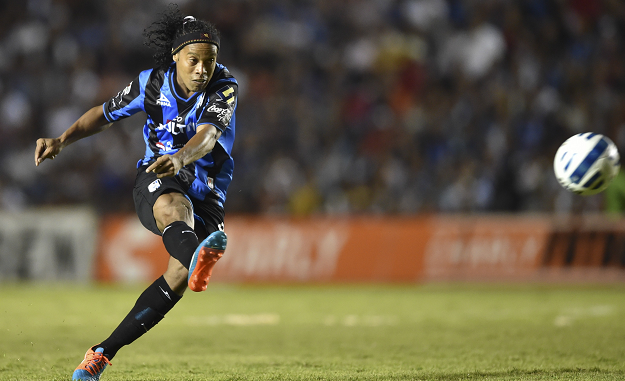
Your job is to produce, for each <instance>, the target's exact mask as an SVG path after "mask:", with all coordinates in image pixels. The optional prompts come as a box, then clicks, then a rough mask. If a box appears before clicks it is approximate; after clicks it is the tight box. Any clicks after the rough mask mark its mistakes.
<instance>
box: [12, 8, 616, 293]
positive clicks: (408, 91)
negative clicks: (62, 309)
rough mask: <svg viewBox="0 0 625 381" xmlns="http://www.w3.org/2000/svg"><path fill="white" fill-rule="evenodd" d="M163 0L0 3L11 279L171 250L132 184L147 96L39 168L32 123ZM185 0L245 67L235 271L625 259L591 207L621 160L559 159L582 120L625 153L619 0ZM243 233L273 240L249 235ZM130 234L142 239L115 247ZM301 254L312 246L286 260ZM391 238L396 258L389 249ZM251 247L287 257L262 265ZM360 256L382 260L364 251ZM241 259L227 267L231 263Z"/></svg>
mask: <svg viewBox="0 0 625 381" xmlns="http://www.w3.org/2000/svg"><path fill="white" fill-rule="evenodd" d="M167 3H169V1H159V2H156V3H154V2H153V1H147V0H145V1H140V0H135V1H95V0H87V1H84V0H81V1H73V0H67V1H53V0H29V1H14V0H5V1H3V2H2V3H1V4H0V115H2V118H0V132H1V134H2V146H3V149H2V153H1V154H0V205H1V208H2V211H3V219H4V220H5V221H7V222H6V223H4V224H3V225H2V235H3V237H4V239H3V241H2V250H0V252H2V255H1V256H2V258H3V259H2V263H3V266H2V267H3V269H2V272H1V273H2V278H4V279H15V278H18V279H23V278H33V279H35V278H41V277H42V276H43V277H44V278H45V277H55V278H61V279H64V278H80V279H91V278H92V277H96V278H97V279H102V280H115V279H118V280H123V279H128V280H133V279H135V280H136V279H140V280H147V279H149V278H150V277H151V276H153V274H157V273H158V271H160V270H159V269H160V267H158V266H157V267H156V268H152V267H150V266H151V265H150V263H151V262H152V261H153V260H152V259H150V258H166V254H165V253H164V252H163V251H162V249H158V248H157V247H160V242H158V238H157V237H153V236H150V235H149V234H146V233H145V232H143V233H141V232H140V230H141V228H140V226H138V225H137V221H136V217H134V210H133V204H132V197H131V194H132V193H131V189H132V186H133V181H134V176H135V163H136V161H137V160H138V159H139V158H140V157H141V156H142V154H143V151H144V143H143V140H142V136H141V132H140V131H141V125H142V124H143V119H142V118H143V117H142V116H135V117H132V118H129V119H128V120H125V121H123V122H121V123H119V124H118V125H116V126H115V127H114V128H112V129H110V130H108V131H107V132H105V133H103V134H100V135H98V136H96V137H92V138H88V139H85V140H83V141H81V142H78V143H76V144H75V145H73V146H71V147H69V148H67V149H66V150H64V151H63V154H62V155H60V156H59V157H58V158H57V159H55V160H54V161H47V162H46V163H44V165H42V166H39V167H35V166H34V165H33V152H34V142H35V140H36V139H37V138H38V137H42V136H46V137H56V136H58V135H59V134H60V133H61V132H62V131H64V130H65V129H66V128H67V127H68V126H69V125H70V124H71V123H72V122H73V121H74V120H75V119H76V118H78V117H79V116H80V115H81V114H82V113H83V112H84V111H85V110H87V109H88V108H89V107H91V106H92V105H94V104H98V103H102V102H104V101H105V100H106V99H108V97H110V96H112V95H114V94H116V93H117V92H118V91H119V90H120V89H122V88H123V87H125V86H126V84H127V83H128V82H129V81H130V80H132V78H134V76H136V75H137V73H138V72H139V71H141V70H143V69H145V68H149V67H151V65H152V61H151V52H150V51H148V50H147V49H146V48H145V47H144V46H143V45H142V42H143V38H142V31H143V29H144V28H145V27H147V26H148V25H149V24H150V23H151V22H152V21H153V20H155V19H156V17H157V13H158V12H159V11H161V10H163V9H164V7H165V6H166V5H167ZM178 4H179V5H180V7H181V9H182V10H183V11H184V12H185V13H188V14H193V15H196V16H198V17H201V18H206V19H209V20H211V21H213V22H214V23H215V24H216V25H217V27H218V28H219V29H220V30H221V32H222V40H223V41H224V43H223V47H222V50H221V52H220V57H219V61H220V62H221V63H223V64H225V65H226V66H227V67H228V68H229V69H230V70H231V71H232V72H233V73H234V75H235V76H236V77H237V79H238V80H239V82H240V84H241V93H240V101H239V106H238V109H237V139H236V142H235V148H234V152H235V167H236V168H235V175H234V179H233V182H232V184H231V185H230V188H229V192H228V201H227V204H226V211H227V215H228V216H230V220H229V221H226V222H227V226H230V228H231V229H232V232H233V234H234V235H231V242H232V245H231V250H230V252H231V253H232V255H231V257H233V258H237V257H238V258H247V259H248V260H249V261H248V265H247V266H243V267H245V268H243V267H241V266H242V265H241V266H239V267H240V269H239V271H240V273H238V274H239V275H237V276H234V277H233V278H232V279H234V280H241V279H252V280H254V279H258V280H260V279H265V280H267V279H268V280H272V279H273V280H284V279H286V280H315V279H319V280H333V279H334V278H333V277H332V276H330V275H328V274H329V273H328V271H330V273H331V274H335V275H336V274H338V273H339V272H340V271H338V270H337V269H338V268H339V267H340V266H339V265H340V261H341V260H345V261H348V262H347V263H349V265H346V268H347V269H349V270H346V271H345V272H344V273H343V274H344V275H343V276H338V275H337V276H338V278H337V280H341V279H342V280H361V281H362V280H364V281H367V280H383V281H384V280H391V281H392V280H400V281H413V280H419V279H422V278H423V274H424V272H425V273H429V272H432V271H434V272H435V270H432V269H431V268H430V269H429V270H428V269H427V268H425V269H424V266H425V267H427V266H426V264H427V263H432V261H431V260H429V259H428V258H429V257H430V256H433V255H435V256H438V257H440V258H442V257H445V255H446V257H445V258H447V261H448V262H449V263H450V264H449V265H448V267H447V270H446V272H444V274H442V275H441V276H442V277H443V278H445V279H448V278H451V279H454V278H456V277H458V272H457V270H458V268H467V269H469V270H466V271H464V270H463V271H462V272H461V275H462V274H464V275H466V274H467V271H468V272H469V273H470V274H473V272H471V271H473V270H470V269H471V268H474V270H475V268H478V270H480V271H477V272H475V277H477V278H480V277H481V276H482V277H483V275H484V273H483V272H482V270H484V269H486V270H488V269H490V270H488V271H490V273H491V274H492V275H497V276H499V277H500V278H501V277H507V276H509V275H510V272H512V273H515V274H518V273H520V272H521V273H522V272H523V271H525V270H527V266H529V267H531V268H533V269H535V270H536V269H540V268H544V267H546V266H547V267H548V266H551V265H555V266H573V265H579V266H582V267H584V268H587V267H593V268H596V267H599V268H605V267H610V269H619V270H622V268H623V265H624V263H625V255H624V254H623V253H624V252H625V250H624V248H625V238H623V237H625V236H624V235H623V233H622V230H623V227H622V226H621V225H622V224H620V223H619V222H618V221H616V222H614V221H613V220H606V219H605V218H603V217H601V216H599V217H597V214H599V215H603V214H604V213H605V212H606V211H609V212H611V213H612V214H613V215H616V216H618V215H619V213H620V212H622V209H623V202H624V201H623V200H625V197H624V195H625V191H624V190H623V189H625V186H624V185H623V184H624V183H625V180H624V179H621V178H618V179H617V180H616V181H615V183H614V184H613V185H612V186H611V187H610V188H609V189H608V191H606V192H605V193H603V194H601V195H598V196H593V197H586V198H584V197H577V196H574V195H572V194H571V193H568V192H566V191H564V190H563V189H562V188H561V187H560V186H559V185H558V184H557V182H556V180H555V178H554V176H553V174H552V158H553V155H554V153H555V151H556V149H557V147H558V145H559V144H560V143H561V142H562V141H564V140H565V139H566V138H567V137H568V136H570V135H572V134H575V133H579V132H584V131H593V132H598V133H604V134H606V135H608V136H609V137H611V138H612V139H613V140H614V141H615V142H616V143H617V145H618V146H619V147H620V149H621V152H625V150H624V148H625V113H624V112H623V110H625V107H624V106H625V104H624V103H625V96H624V91H623V90H624V86H625V55H624V52H625V49H623V48H624V44H625V40H624V38H625V29H624V27H623V25H625V22H624V21H625V20H624V19H625V5H624V4H623V3H622V2H620V1H617V0H605V1H594V0H572V1H556V0H531V1H499V0H488V1H460V0H449V1H445V0H377V1H357V0H353V1H344V2H341V1H326V0H320V1H298V2H291V1H227V2H212V1H178ZM502 214H503V216H502ZM589 215H593V216H592V217H581V219H571V218H569V217H571V216H578V217H579V216H589ZM71 216H76V217H75V218H76V220H72V218H74V217H71ZM589 218H590V219H589ZM597 218H598V220H597ZM72 221H74V222H72ZM294 221H296V222H294ZM528 221H529V222H528ZM563 221H564V222H563ZM597 221H599V222H597ZM606 221H607V222H606ZM611 221H612V222H611ZM72 223H73V225H72ZM65 225H67V227H63V226H65ZM264 226H265V227H266V226H270V229H269V231H266V230H263V227H264ZM320 226H325V228H324V229H325V230H323V229H322V228H320ZM328 226H330V227H328ZM519 226H521V227H523V226H524V227H527V228H519ZM133 229H134V230H133ZM245 229H253V230H252V231H253V232H255V233H256V235H253V234H247V235H246V234H245V231H246V230H245ZM319 229H322V231H321V230H319ZM341 229H342V230H341ZM519 229H520V230H519ZM120 231H121V232H128V231H132V232H134V233H133V234H132V235H129V236H120V235H119V234H118V232H120ZM236 231H240V232H242V233H240V234H238V233H236ZM248 231H249V230H248ZM324 232H325V233H324ZM337 232H343V233H340V234H339V233H337ZM380 232H385V233H380ZM416 232H418V233H416ZM326 233H327V234H328V235H327V237H329V238H327V239H326V240H325V241H324V240H323V239H319V240H317V241H316V240H315V238H314V237H317V236H318V235H319V234H321V235H323V234H326ZM246 236H247V237H252V236H254V237H271V238H270V239H269V238H268V239H267V241H270V242H277V243H276V245H277V246H276V247H274V246H271V245H269V246H267V247H266V248H265V249H264V250H265V251H262V250H261V252H258V250H257V249H253V248H254V247H255V245H254V244H253V243H251V242H252V241H249V242H248V241H247V240H246V238H245V237H246ZM324 237H325V236H324ZM358 237H360V238H358ZM289 239H291V241H289ZM89 240H91V241H89ZM85 242H87V243H85ZM88 242H92V244H91V246H89V244H88ZM120 242H121V243H120ZM354 242H356V243H359V244H360V246H359V245H358V244H354ZM388 242H394V244H393V247H392V249H389V247H388V246H384V243H388ZM437 242H438V243H437ZM449 242H455V244H449ZM109 243H111V245H113V249H110V250H109V249H107V245H108V244H109ZM444 243H445V244H446V246H444V247H443V246H441V245H443V244H444ZM237 244H239V246H237ZM316 244H318V245H319V247H315V245H316ZM151 245H152V246H153V248H152V246H151ZM280 245H282V246H280ZM324 245H326V246H324ZM437 245H438V246H437ZM50 247H52V248H54V249H53V250H50ZM90 247H91V248H92V249H90ZM120 247H126V248H128V247H131V248H132V249H127V250H126V251H127V252H128V253H127V254H128V255H127V256H126V257H124V256H123V255H121V254H119V252H120V251H123V250H121V249H120ZM145 247H151V249H150V250H147V251H148V252H149V253H147V254H146V253H141V250H143V249H141V248H145ZM302 247H308V249H306V250H304V251H302V250H303V249H301V248H302ZM372 247H375V248H376V250H367V249H368V248H372ZM328 248H330V249H328ZM485 248H486V249H485ZM107 250H109V251H107ZM159 250H160V251H159ZM255 250H256V251H255ZM298 250H299V251H298ZM328 250H329V251H330V252H332V251H333V250H334V252H337V253H339V254H336V256H335V259H336V261H335V262H334V264H333V265H332V266H334V267H330V270H327V271H326V272H325V273H324V272H323V271H321V270H318V269H317V270H315V267H314V263H316V262H315V261H316V260H321V259H323V258H322V257H323V255H322V253H326V252H328ZM345 250H347V251H345ZM143 251H146V250H143ZM16 252H19V253H25V254H23V255H20V256H18V258H17V259H16V256H15V253H16ZM109 252H110V253H111V254H106V253H109ZM363 252H368V254H363ZM380 252H384V253H386V254H385V255H386V257H380V256H379V255H378V254H379V253H380ZM86 253H90V254H88V255H87V254H86ZM116 253H117V254H116ZM276 253H278V254H276ZM293 253H303V254H301V256H302V257H303V258H305V259H304V260H303V261H295V260H293V261H291V262H289V260H290V259H289V258H291V259H292V258H295V257H297V255H298V254H293ZM388 253H394V254H388ZM428 253H429V254H428ZM432 253H439V254H432ZM440 253H447V254H440ZM484 253H487V254H484ZM524 253H525V254H524ZM362 255H365V257H362ZM389 255H390V256H392V255H397V258H396V259H395V260H394V262H393V261H391V262H392V263H394V264H388V263H387V264H386V265H383V263H385V262H388V258H390V257H389ZM111 256H112V257H111ZM250 256H251V257H250ZM258 256H260V257H267V256H269V257H271V256H273V257H272V258H276V259H275V263H274V264H273V265H269V269H265V270H266V272H264V273H257V274H256V275H253V274H252V275H253V276H251V278H250V271H252V270H250V267H252V266H251V265H250V264H249V263H258V261H255V260H250V258H252V257H253V258H256V257H258ZM85 257H86V258H89V259H88V260H86V259H84V258H85ZM369 257H371V258H383V259H378V260H377V261H373V263H374V265H373V267H372V268H369V269H368V270H367V269H365V268H360V267H358V266H361V265H362V263H364V262H365V261H366V258H369ZM81 258H82V259H81ZM141 258H143V259H141ZM285 258H286V259H285ZM349 258H352V259H349ZM522 258H525V259H523V260H522ZM580 258H581V259H580ZM98 261H99V262H98ZM102 261H103V262H102ZM107 261H108V262H111V263H118V267H119V271H121V272H122V273H115V271H114V269H108V270H107V266H106V263H107ZM229 261H230V260H229V259H225V260H224V262H225V263H224V264H223V265H222V266H223V267H224V269H225V268H236V266H234V263H233V264H231V265H228V263H230V262H229ZM350 261H352V262H350ZM523 261H525V262H523ZM37 263H39V265H37ZM43 263H49V264H55V263H56V265H54V266H51V265H50V266H44V265H43ZM137 263H138V264H137ZM272 263H273V262H272ZM354 263H360V265H358V264H354ZM378 263H379V264H380V265H381V266H382V267H383V270H380V269H379V267H378V266H377V265H376V264H378ZM523 263H524V264H523ZM98 264H99V265H98ZM133 264H136V266H134V265H133ZM96 265H97V266H96ZM146 266H148V268H146ZM272 266H273V267H272ZM302 266H304V267H306V266H309V267H308V268H309V270H310V271H309V272H308V274H309V275H304V276H303V275H301V271H300V272H298V270H297V269H298V268H301V267H302ZM320 266H321V265H320ZM524 266H525V267H524ZM289 268H291V269H295V270H293V271H295V274H291V273H289V272H288V271H287V269H289ZM51 269H52V270H51ZM276 269H278V270H276ZM359 269H360V270H359ZM407 269H412V270H407ZM502 269H504V270H505V269H507V270H505V271H504V270H502ZM79 270H80V271H79ZM439 270H440V269H439ZM107 271H109V272H108V273H107ZM111 271H112V273H111ZM315 271H317V273H315ZM332 271H335V272H334V273H333V272H332ZM359 271H360V272H359ZM488 271H487V272H488ZM224 272H225V273H227V271H225V270H224ZM252 272H253V271H252ZM278 273H280V274H282V275H275V274H278ZM321 273H323V274H325V275H323V274H322V275H319V274H321ZM85 274H88V275H85ZM115 274H117V275H115ZM124 274H125V275H124ZM246 274H247V275H246ZM267 274H274V275H272V276H268V275H267ZM285 274H286V275H285ZM289 274H290V275H289ZM310 274H318V275H319V276H318V278H316V277H315V276H312V275H310ZM354 274H360V275H354ZM381 274H382V275H381ZM454 274H455V275H454ZM480 274H481V275H480ZM536 274H537V273H533V275H532V277H537V276H538V275H536ZM619 274H620V272H619ZM439 275H440V274H439ZM464 275H462V276H464ZM621 276H622V275H621ZM600 277H604V275H601V276H600Z"/></svg>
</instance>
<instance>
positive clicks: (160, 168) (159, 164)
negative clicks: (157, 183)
mask: <svg viewBox="0 0 625 381" xmlns="http://www.w3.org/2000/svg"><path fill="white" fill-rule="evenodd" d="M182 166H183V165H182V160H180V159H179V158H178V157H176V156H172V155H163V156H161V157H159V158H158V159H156V161H155V162H154V163H152V164H151V165H150V166H149V167H147V168H146V170H145V172H146V173H147V172H154V173H156V177H158V178H159V179H160V178H163V177H172V176H175V175H177V174H178V171H180V169H182Z"/></svg>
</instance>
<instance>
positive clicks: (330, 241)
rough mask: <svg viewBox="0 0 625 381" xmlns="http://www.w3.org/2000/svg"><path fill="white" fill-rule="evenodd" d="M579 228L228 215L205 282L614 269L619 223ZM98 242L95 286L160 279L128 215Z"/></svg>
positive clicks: (535, 221) (499, 219) (154, 241)
mask: <svg viewBox="0 0 625 381" xmlns="http://www.w3.org/2000/svg"><path fill="white" fill-rule="evenodd" d="M579 226H581V225H579V224H577V225H575V224H574V225H571V224H562V223H558V221H557V220H554V219H553V218H552V217H549V216H540V215H538V216H531V215H528V216H519V215H515V216H512V215H501V216H496V215H488V216H444V215H438V216H436V215H434V216H415V217H390V216H366V217H365V216H363V217H344V218H341V217H314V218H290V217H269V216H228V218H227V219H226V228H225V231H226V233H227V235H228V248H227V250H226V254H225V255H224V257H223V258H222V259H221V260H220V261H219V263H218V264H217V265H216V267H215V270H214V273H213V277H212V278H211V280H212V281H215V282H417V281H427V280H534V279H538V278H539V277H540V276H542V275H544V273H545V271H544V270H545V269H548V270H550V271H551V270H553V269H564V270H566V269H568V268H573V267H580V266H581V267H583V268H585V267H584V266H586V267H594V268H601V266H604V265H606V263H607V264H608V265H610V266H612V267H611V269H614V268H618V269H621V268H622V264H623V263H625V261H623V258H622V256H623V255H624V254H623V253H624V252H625V227H624V226H623V224H622V223H621V224H617V225H614V224H611V223H609V222H607V223H603V224H597V223H594V222H593V223H592V224H586V225H583V226H585V228H584V229H585V230H584V229H581V228H580V227H579ZM596 226H600V230H601V231H595V230H596V229H595V228H593V227H596ZM617 228H618V229H620V230H618V229H617ZM593 229H594V230H593ZM614 229H617V230H616V231H615V230H614ZM100 233H101V234H100V238H101V239H100V245H99V250H98V255H97V259H96V264H97V268H96V277H97V279H98V280H101V281H123V282H133V281H135V282H136V281H139V282H146V281H151V280H153V279H155V278H157V277H159V276H160V275H161V274H162V273H163V271H164V270H165V268H166V266H167V261H168V259H169V255H168V253H167V252H166V251H165V249H164V246H163V243H162V240H161V237H159V236H157V235H154V234H152V233H151V232H149V231H147V230H146V229H145V228H143V227H142V226H141V224H140V223H139V221H138V220H137V218H136V217H135V216H112V217H107V218H105V219H103V221H102V224H101V230H100ZM606 258H607V259H606ZM619 266H620V267H619ZM619 271H620V270H619ZM552 272H553V271H552Z"/></svg>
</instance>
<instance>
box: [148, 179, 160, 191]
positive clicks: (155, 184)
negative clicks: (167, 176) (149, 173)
mask: <svg viewBox="0 0 625 381" xmlns="http://www.w3.org/2000/svg"><path fill="white" fill-rule="evenodd" d="M161 184H162V183H161V179H156V180H154V181H152V183H151V184H150V185H148V190H149V191H150V193H154V191H156V190H157V189H158V188H160V187H161Z"/></svg>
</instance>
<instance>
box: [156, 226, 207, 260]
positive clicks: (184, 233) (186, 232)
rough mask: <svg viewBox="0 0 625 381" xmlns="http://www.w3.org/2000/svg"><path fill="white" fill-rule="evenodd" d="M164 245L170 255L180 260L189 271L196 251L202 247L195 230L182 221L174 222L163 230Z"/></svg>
mask: <svg viewBox="0 0 625 381" xmlns="http://www.w3.org/2000/svg"><path fill="white" fill-rule="evenodd" d="M163 243H164V244H165V249H167V252H168V253H169V255H171V256H172V257H174V258H176V259H177V260H179V261H180V263H182V265H183V266H184V267H185V268H186V269H187V270H188V269H189V265H190V264H191V258H192V257H193V254H194V253H195V249H197V247H198V246H199V245H200V241H199V240H198V238H197V236H196V235H195V232H194V231H193V229H191V228H190V227H189V225H187V224H186V223H184V222H182V221H176V222H172V223H171V224H169V225H167V227H166V228H165V229H163Z"/></svg>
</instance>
